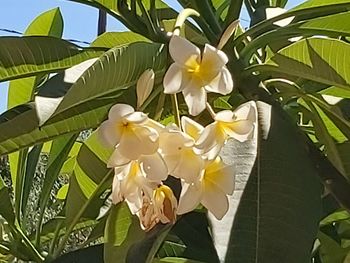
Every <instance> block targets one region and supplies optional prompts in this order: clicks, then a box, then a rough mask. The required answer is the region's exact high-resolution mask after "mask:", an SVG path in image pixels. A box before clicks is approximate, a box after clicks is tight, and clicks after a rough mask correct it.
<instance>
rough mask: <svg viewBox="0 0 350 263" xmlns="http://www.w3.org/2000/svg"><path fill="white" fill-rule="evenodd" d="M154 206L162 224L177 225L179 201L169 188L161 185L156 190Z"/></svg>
mask: <svg viewBox="0 0 350 263" xmlns="http://www.w3.org/2000/svg"><path fill="white" fill-rule="evenodd" d="M153 204H154V209H155V212H156V213H157V215H158V218H159V220H160V222H162V223H163V224H167V223H171V224H174V223H175V221H176V210H177V200H176V197H175V196H174V193H173V191H172V190H171V188H170V187H169V186H166V185H160V186H159V187H158V188H157V189H155V190H154V192H153Z"/></svg>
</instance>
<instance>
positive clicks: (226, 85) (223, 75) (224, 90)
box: [205, 67, 233, 95]
mask: <svg viewBox="0 0 350 263" xmlns="http://www.w3.org/2000/svg"><path fill="white" fill-rule="evenodd" d="M205 89H206V90H207V91H208V92H215V93H220V94H222V95H227V94H229V93H231V92H232V89H233V80H232V76H231V73H230V71H229V70H228V69H227V68H226V67H224V68H223V69H222V70H221V72H220V73H219V75H218V76H217V77H216V78H215V79H214V80H213V81H212V82H210V83H209V84H208V85H207V86H206V87H205Z"/></svg>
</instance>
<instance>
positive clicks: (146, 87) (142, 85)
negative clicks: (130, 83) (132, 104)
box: [136, 69, 154, 108]
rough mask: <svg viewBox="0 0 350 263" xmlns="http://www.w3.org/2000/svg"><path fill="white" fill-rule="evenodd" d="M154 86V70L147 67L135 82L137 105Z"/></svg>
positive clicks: (140, 103) (146, 96) (139, 104)
mask: <svg viewBox="0 0 350 263" xmlns="http://www.w3.org/2000/svg"><path fill="white" fill-rule="evenodd" d="M153 86H154V71H153V70H152V69H147V70H146V71H145V72H143V73H142V74H141V76H140V78H139V79H138V81H137V84H136V95H137V107H138V108H139V107H141V105H142V104H143V103H144V102H145V100H146V99H147V98H148V96H149V95H150V94H151V92H152V89H153Z"/></svg>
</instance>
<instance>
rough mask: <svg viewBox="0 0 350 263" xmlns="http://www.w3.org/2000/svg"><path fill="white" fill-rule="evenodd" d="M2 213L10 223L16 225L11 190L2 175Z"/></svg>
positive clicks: (0, 205) (0, 185)
mask: <svg viewBox="0 0 350 263" xmlns="http://www.w3.org/2000/svg"><path fill="white" fill-rule="evenodd" d="M0 215H1V216H2V217H3V218H5V219H6V221H7V222H8V223H9V224H10V225H14V222H15V214H14V212H13V208H12V205H11V199H10V191H9V189H8V188H7V187H6V186H5V183H4V181H3V180H2V177H1V176H0Z"/></svg>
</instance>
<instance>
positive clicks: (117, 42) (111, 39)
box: [91, 31, 150, 48]
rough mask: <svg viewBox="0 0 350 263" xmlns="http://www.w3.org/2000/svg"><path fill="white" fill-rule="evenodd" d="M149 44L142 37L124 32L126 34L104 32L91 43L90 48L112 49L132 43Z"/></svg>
mask: <svg viewBox="0 0 350 263" xmlns="http://www.w3.org/2000/svg"><path fill="white" fill-rule="evenodd" d="M138 41H143V42H149V41H150V40H148V39H147V38H145V37H144V36H142V35H140V34H137V33H134V32H130V31H126V32H106V33H103V34H102V35H100V36H99V37H97V38H96V39H95V40H94V41H93V42H92V43H91V46H92V47H104V48H113V47H117V46H121V45H126V44H130V43H133V42H138Z"/></svg>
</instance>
